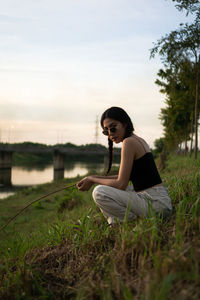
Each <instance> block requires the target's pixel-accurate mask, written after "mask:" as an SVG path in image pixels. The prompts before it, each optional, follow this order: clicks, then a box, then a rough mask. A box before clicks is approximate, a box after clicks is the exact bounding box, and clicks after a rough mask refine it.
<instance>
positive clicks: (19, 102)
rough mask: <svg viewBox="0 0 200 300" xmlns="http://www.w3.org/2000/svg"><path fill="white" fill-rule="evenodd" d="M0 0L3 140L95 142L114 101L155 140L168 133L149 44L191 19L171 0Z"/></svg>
mask: <svg viewBox="0 0 200 300" xmlns="http://www.w3.org/2000/svg"><path fill="white" fill-rule="evenodd" d="M0 2H1V10H0V62H1V63H0V86H1V87H0V141H3V142H12V143H13V142H23V141H33V142H40V143H47V144H55V143H66V142H71V143H75V144H78V145H80V144H86V143H94V142H96V138H95V127H96V124H95V123H96V119H97V118H100V116H101V114H102V113H103V111H104V110H105V109H107V108H108V107H110V106H120V107H123V108H124V109H125V110H126V111H127V112H128V113H129V115H130V117H131V118H132V120H133V123H134V127H135V130H136V133H137V134H138V135H140V136H142V137H143V138H145V139H146V141H147V142H148V143H149V144H150V146H151V147H152V146H153V142H154V140H155V139H157V138H159V137H161V136H162V125H161V123H160V120H159V113H160V109H161V107H163V106H164V96H163V95H162V94H160V93H159V88H158V87H157V86H156V85H155V83H154V81H155V79H156V74H157V72H158V70H159V68H161V67H162V64H161V62H160V59H159V57H157V58H156V59H153V60H150V59H149V56H150V51H149V49H151V48H152V47H153V42H154V43H155V42H156V41H157V40H158V39H159V38H161V36H164V35H165V34H167V33H169V32H170V31H171V30H174V29H176V28H178V26H179V24H180V23H181V22H186V21H188V22H190V21H191V17H186V16H185V14H184V13H183V12H179V11H178V10H177V9H176V8H175V6H174V3H173V2H172V1H171V0H152V1H149V0H101V1H100V0H6V1H3V0H0ZM97 142H99V143H101V144H106V143H107V141H106V138H105V137H104V136H102V134H101V129H100V127H99V128H98V140H97Z"/></svg>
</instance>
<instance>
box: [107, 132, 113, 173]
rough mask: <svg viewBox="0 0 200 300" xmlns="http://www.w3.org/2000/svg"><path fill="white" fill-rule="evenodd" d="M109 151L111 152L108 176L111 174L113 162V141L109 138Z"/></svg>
mask: <svg viewBox="0 0 200 300" xmlns="http://www.w3.org/2000/svg"><path fill="white" fill-rule="evenodd" d="M108 150H109V163H108V170H107V174H108V173H109V172H110V169H111V167H112V162H113V141H112V140H111V139H109V138H108Z"/></svg>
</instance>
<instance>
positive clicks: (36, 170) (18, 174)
mask: <svg viewBox="0 0 200 300" xmlns="http://www.w3.org/2000/svg"><path fill="white" fill-rule="evenodd" d="M92 170H95V172H102V171H103V170H104V163H95V164H94V163H88V162H87V161H85V162H84V161H79V162H71V163H70V164H68V165H66V166H65V172H64V177H65V178H72V177H76V176H77V175H80V176H82V175H85V174H87V173H88V171H92ZM52 180H53V165H52V164H51V165H46V166H43V167H41V166H36V167H25V166H13V167H12V175H11V184H12V186H11V187H9V188H6V187H0V199H3V198H5V197H7V196H9V195H12V194H14V193H15V191H16V189H20V188H24V187H26V186H32V185H37V184H42V183H47V182H51V181H52Z"/></svg>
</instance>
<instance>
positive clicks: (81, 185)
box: [76, 176, 94, 192]
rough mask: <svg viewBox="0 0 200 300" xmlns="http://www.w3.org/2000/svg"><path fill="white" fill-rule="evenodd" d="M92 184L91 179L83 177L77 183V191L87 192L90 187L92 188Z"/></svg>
mask: <svg viewBox="0 0 200 300" xmlns="http://www.w3.org/2000/svg"><path fill="white" fill-rule="evenodd" d="M93 184H94V182H92V180H91V177H90V176H88V177H85V178H83V179H82V180H81V181H79V182H78V183H77V184H76V186H77V188H78V189H79V191H83V192H84V191H89V189H90V188H91V186H93Z"/></svg>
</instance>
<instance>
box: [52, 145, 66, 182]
mask: <svg viewBox="0 0 200 300" xmlns="http://www.w3.org/2000/svg"><path fill="white" fill-rule="evenodd" d="M64 170H65V154H64V153H60V152H59V151H58V150H55V151H54V153H53V179H54V180H58V179H63V178H64Z"/></svg>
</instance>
